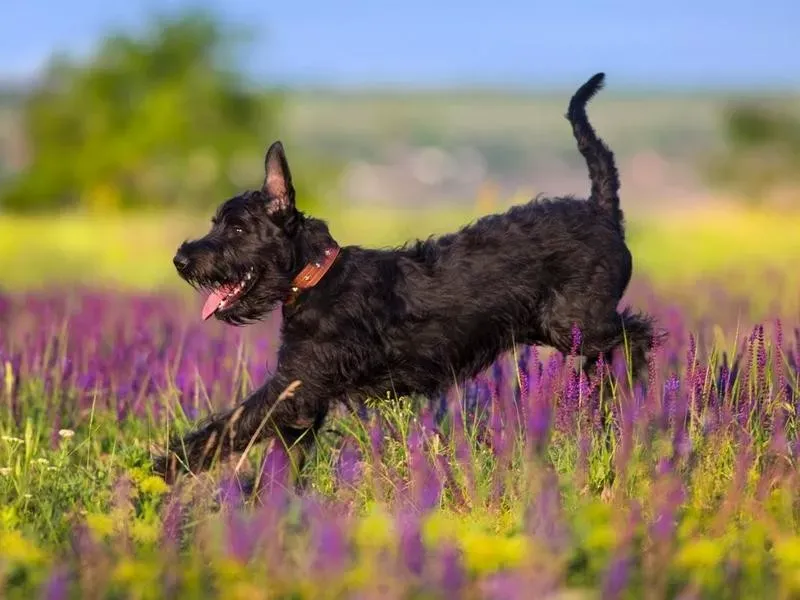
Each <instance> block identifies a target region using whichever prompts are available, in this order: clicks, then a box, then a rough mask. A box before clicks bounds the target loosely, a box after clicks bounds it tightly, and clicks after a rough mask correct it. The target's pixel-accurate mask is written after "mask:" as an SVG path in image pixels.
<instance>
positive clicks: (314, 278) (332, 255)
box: [285, 240, 340, 305]
mask: <svg viewBox="0 0 800 600" xmlns="http://www.w3.org/2000/svg"><path fill="white" fill-rule="evenodd" d="M339 251H340V248H339V245H338V244H337V243H336V242H334V241H333V240H331V241H330V243H329V244H328V245H327V247H326V248H325V249H324V250H323V251H322V257H320V258H319V259H317V260H314V261H312V262H309V263H308V264H306V266H305V267H303V269H302V270H301V271H300V272H299V273H298V274H297V275H296V276H295V278H294V279H293V280H292V288H291V291H290V292H289V297H288V298H287V299H286V302H285V304H287V305H292V304H294V303H295V302H296V301H297V297H298V296H299V295H300V294H301V293H302V292H303V291H305V290H308V289H311V288H313V287H314V286H315V285H317V284H318V283H319V282H320V280H321V279H322V278H323V277H325V274H326V273H327V272H328V270H329V269H330V268H331V266H333V263H334V262H335V261H336V258H337V257H338V256H339Z"/></svg>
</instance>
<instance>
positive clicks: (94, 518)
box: [86, 513, 114, 537]
mask: <svg viewBox="0 0 800 600" xmlns="http://www.w3.org/2000/svg"><path fill="white" fill-rule="evenodd" d="M86 524H87V525H88V526H89V529H91V530H92V532H93V533H94V534H95V535H97V536H99V537H106V536H109V535H111V534H112V533H114V519H112V518H111V517H110V516H109V515H104V514H100V513H91V514H88V515H86Z"/></svg>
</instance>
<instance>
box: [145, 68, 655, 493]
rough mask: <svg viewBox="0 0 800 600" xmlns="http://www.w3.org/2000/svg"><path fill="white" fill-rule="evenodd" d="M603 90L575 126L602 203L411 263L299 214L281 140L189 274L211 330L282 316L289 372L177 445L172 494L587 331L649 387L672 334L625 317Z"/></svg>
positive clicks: (549, 215)
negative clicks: (531, 348)
mask: <svg viewBox="0 0 800 600" xmlns="http://www.w3.org/2000/svg"><path fill="white" fill-rule="evenodd" d="M603 80H604V74H603V73H598V74H596V75H595V76H593V77H592V78H591V79H589V80H588V81H587V82H586V83H585V84H584V85H583V86H582V87H581V88H580V89H578V91H577V92H576V93H575V95H574V96H573V97H572V99H571V101H570V103H569V109H568V112H567V115H566V116H567V119H568V120H569V122H570V123H571V125H572V131H573V134H574V136H575V139H576V140H577V144H578V149H579V150H580V152H581V154H582V155H583V157H584V158H585V160H586V163H587V165H588V169H589V175H590V180H591V193H590V195H589V198H588V200H579V199H575V198H571V197H565V198H555V199H544V200H534V201H531V202H529V203H527V204H524V205H521V206H515V207H513V208H511V209H510V210H509V211H507V212H505V213H503V214H499V215H491V216H487V217H484V218H482V219H480V220H478V221H477V222H475V223H473V224H471V225H469V226H467V227H464V228H463V229H461V230H460V231H458V232H457V233H452V234H449V235H444V236H442V237H439V238H435V239H428V240H425V241H417V242H415V243H412V244H408V245H406V246H403V247H402V248H399V249H395V250H373V249H367V248H361V247H359V246H347V247H342V248H340V247H339V246H337V244H336V241H335V240H334V238H333V236H332V235H331V233H330V232H329V230H328V227H327V226H326V224H325V223H324V222H323V221H320V220H319V219H315V218H313V217H309V216H307V215H304V214H303V213H301V212H300V211H299V210H298V209H297V207H296V206H295V194H294V189H293V187H292V178H291V175H290V172H289V165H288V163H287V161H286V156H285V155H284V150H283V146H282V145H281V143H280V142H275V143H274V144H273V145H272V146H271V147H270V148H269V150H268V151H267V154H266V159H265V170H266V177H265V180H264V183H263V185H262V187H261V189H259V190H256V191H250V192H247V193H244V194H242V195H240V196H236V197H235V198H232V199H230V200H227V201H226V202H224V203H223V204H222V205H221V206H220V208H219V209H218V211H217V214H216V216H215V217H214V219H213V221H212V223H213V225H212V227H211V230H210V232H209V233H208V234H207V235H206V236H205V237H203V238H201V239H199V240H196V241H192V242H185V243H184V244H183V245H182V246H181V247H180V248H179V250H178V252H177V254H176V255H175V259H174V262H175V266H176V268H177V270H178V272H179V273H180V275H181V276H182V277H183V278H184V279H185V280H186V281H187V282H189V283H191V284H192V285H194V286H196V287H199V288H205V289H207V290H209V291H210V294H209V297H208V300H207V301H206V303H205V307H204V308H203V314H202V316H203V318H204V319H207V318H209V317H211V316H212V315H213V316H215V317H216V318H217V319H220V320H222V321H224V322H227V323H230V324H236V325H242V324H245V323H249V322H254V321H257V320H259V319H262V318H263V317H265V316H266V315H267V314H268V313H269V312H270V311H272V310H273V309H274V308H276V307H277V306H281V305H282V310H283V321H282V345H281V348H280V350H279V353H278V363H277V368H276V372H275V374H274V376H273V377H272V378H271V379H270V380H269V381H267V382H266V383H264V384H263V385H262V386H261V387H260V388H259V389H257V390H256V391H255V392H253V393H252V394H251V395H250V397H248V398H247V399H246V400H245V401H244V402H243V403H242V404H241V405H239V406H238V407H237V408H235V409H233V410H230V411H226V412H223V413H221V414H215V415H212V416H211V417H210V418H209V419H207V420H206V421H205V422H204V423H202V424H201V425H200V426H199V427H198V429H196V430H195V431H194V432H193V433H190V434H189V435H187V436H186V437H184V438H183V439H176V440H172V442H171V444H170V447H169V449H168V453H167V454H166V455H164V456H160V457H158V458H157V459H156V462H155V470H156V472H158V473H160V474H162V475H163V476H164V477H165V478H166V479H167V480H168V481H172V480H173V479H174V477H175V475H176V474H177V472H178V471H179V470H181V469H189V470H191V471H193V472H197V471H201V470H203V469H206V468H208V467H209V466H210V465H211V463H212V461H213V460H214V458H215V457H219V456H226V455H228V454H230V453H231V452H241V451H243V450H245V448H246V447H247V446H248V444H251V443H257V442H260V441H263V440H265V439H267V438H269V437H272V436H279V437H280V438H282V439H283V441H284V442H285V443H286V444H288V445H293V444H295V443H297V442H298V441H299V442H300V448H301V449H306V450H307V449H310V448H311V445H312V444H313V442H314V438H315V433H316V432H317V430H318V429H319V428H320V426H321V425H322V424H323V422H324V421H325V418H326V415H327V414H328V411H329V409H330V407H331V406H332V405H333V404H334V403H336V402H339V401H343V402H346V403H348V404H350V403H358V402H361V401H364V400H366V399H367V398H386V395H387V392H388V393H390V394H392V395H396V396H403V395H410V394H421V395H432V394H436V393H438V392H441V391H443V390H444V389H446V388H448V387H449V386H451V385H452V384H453V382H454V381H457V380H463V379H465V378H469V377H471V376H474V375H476V374H478V373H479V372H481V371H482V370H483V369H485V368H487V367H488V366H489V365H490V364H491V363H492V362H493V361H494V360H495V359H496V358H497V357H498V356H499V355H500V354H501V353H502V352H503V351H506V350H508V349H510V348H512V347H513V346H514V345H515V344H530V345H534V344H538V345H549V346H552V347H554V348H556V349H558V350H560V351H562V352H565V353H566V352H568V351H569V349H570V345H571V341H572V329H573V326H574V325H577V326H578V327H579V328H580V330H581V333H582V339H583V346H582V348H581V354H582V355H583V356H584V357H585V358H586V359H587V363H588V364H589V365H590V366H591V365H592V364H593V363H594V362H595V361H596V360H597V358H598V357H599V356H600V355H601V353H602V354H603V356H604V358H605V359H609V358H610V353H611V351H612V350H613V349H615V348H618V347H620V346H622V345H623V344H626V345H627V348H628V349H629V352H630V356H631V368H632V370H633V372H634V375H638V374H639V373H640V372H641V371H642V370H643V368H644V370H645V371H646V362H647V356H648V353H649V351H650V349H651V348H652V345H653V344H654V343H655V341H656V339H657V338H659V337H660V336H662V335H663V334H662V333H660V332H655V331H654V327H653V321H652V319H651V318H650V317H648V316H647V315H641V314H635V313H633V312H631V311H629V310H628V309H625V310H624V311H622V312H619V311H618V303H619V301H620V299H621V298H622V295H623V293H624V292H625V289H626V287H627V286H628V283H629V280H630V278H631V269H632V258H631V253H630V251H629V250H628V247H627V246H626V244H625V233H624V223H623V214H622V211H621V210H620V206H619V197H618V190H619V177H618V174H617V169H616V166H615V164H614V157H613V154H612V152H611V151H610V150H609V149H608V148H607V146H606V145H605V144H604V143H603V141H602V140H600V139H599V138H598V137H597V135H596V134H595V132H594V129H593V128H592V126H591V125H590V123H589V121H588V118H587V116H586V104H587V103H588V102H589V100H590V99H591V98H592V96H593V95H594V94H595V93H596V92H597V91H598V90H599V89H600V88H601V87H602V85H603ZM298 381H299V382H300V384H299V386H297V387H296V389H295V390H294V392H293V393H292V394H291V397H286V395H283V396H282V393H283V392H284V391H285V390H286V389H287V388H289V387H290V386H291V385H292V384H293V383H295V382H298ZM295 385H296V384H295ZM351 406H352V404H351Z"/></svg>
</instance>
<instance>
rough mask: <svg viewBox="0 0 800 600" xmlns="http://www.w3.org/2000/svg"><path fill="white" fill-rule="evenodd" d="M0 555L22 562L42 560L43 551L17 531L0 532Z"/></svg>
mask: <svg viewBox="0 0 800 600" xmlns="http://www.w3.org/2000/svg"><path fill="white" fill-rule="evenodd" d="M0 556H3V557H5V558H6V559H8V560H11V561H13V562H19V563H23V564H30V563H37V562H41V561H43V560H44V553H42V551H41V550H39V548H37V547H36V546H35V545H34V544H33V543H31V542H30V541H28V540H26V539H25V538H24V537H22V534H21V533H20V532H19V531H8V532H5V533H0Z"/></svg>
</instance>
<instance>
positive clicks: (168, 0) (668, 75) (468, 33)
mask: <svg viewBox="0 0 800 600" xmlns="http://www.w3.org/2000/svg"><path fill="white" fill-rule="evenodd" d="M3 4H4V5H5V7H9V6H10V7H9V8H5V7H4V9H3V11H2V13H0V77H2V78H7V77H14V78H16V77H27V76H29V75H31V74H32V73H35V72H36V69H37V68H38V67H39V66H40V65H42V64H43V62H44V61H45V60H46V58H47V57H48V56H49V55H50V54H51V53H52V52H53V51H54V50H57V49H60V50H68V51H71V52H77V53H86V52H89V51H91V48H92V47H93V45H94V44H96V42H97V40H98V39H99V38H100V37H101V36H102V35H103V33H104V32H105V31H107V28H108V27H129V26H133V27H136V26H137V25H139V24H141V23H142V22H143V21H144V19H145V17H146V16H147V15H148V14H149V12H150V9H152V8H156V7H158V8H159V9H161V10H163V9H172V8H177V7H180V6H188V5H190V4H194V5H203V6H209V7H212V8H214V9H216V10H217V11H218V12H219V13H220V14H222V15H224V16H226V17H227V18H229V19H231V20H233V21H236V22H240V23H244V24H247V25H248V26H250V27H251V28H253V29H254V30H255V31H257V32H259V33H260V35H259V36H258V37H257V39H256V41H255V45H254V46H253V47H252V49H251V53H250V54H249V56H248V57H247V61H246V65H244V66H245V67H246V69H247V70H248V71H249V72H250V73H251V74H252V75H253V76H254V77H257V78H259V79H260V80H263V81H264V82H275V83H281V84H288V85H297V84H300V85H336V86H362V85H367V86H387V85H389V86H415V87H416V86H423V87H427V86H436V87H441V86H449V85H479V86H481V85H501V86H503V85H508V86H517V87H519V86H523V87H535V86H543V87H552V86H564V85H565V86H568V87H571V86H572V85H573V84H574V83H575V82H576V81H578V80H582V79H584V78H585V77H587V76H588V75H590V74H591V73H594V72H596V71H600V70H604V71H606V73H607V74H608V77H609V86H611V85H612V83H613V84H614V85H615V86H626V87H630V86H641V87H670V86H680V87H695V86H697V85H700V86H703V87H706V88H716V87H734V88H754V87H762V86H766V87H773V88H793V89H798V88H800V41H798V37H799V36H798V25H800V2H798V1H797V0H761V1H760V2H757V1H755V0H705V1H703V0H694V1H692V0H671V1H667V2H652V1H651V2H647V1H646V0H605V1H601V0H596V1H594V2H593V1H592V0H583V1H581V0H571V1H565V0H561V1H554V0H550V1H549V2H542V1H539V0H529V1H527V2H525V1H523V0H513V1H512V0H505V1H502V0H494V1H490V2H485V1H484V2H477V0H462V1H461V2H457V1H455V0H438V1H437V0H428V1H427V2H426V1H423V0H404V1H402V2H383V3H382V2H380V0H378V1H376V0H372V1H369V0H349V1H348V0H339V1H336V0H328V1H325V0H284V1H283V2H265V1H264V0H208V1H207V2H202V3H200V2H197V0H195V1H194V2H188V1H186V0H149V1H147V2H134V1H131V0H128V1H124V0H69V1H67V0H60V1H59V0H6V2H4V3H3ZM589 6H595V7H597V8H587V7H589Z"/></svg>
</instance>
